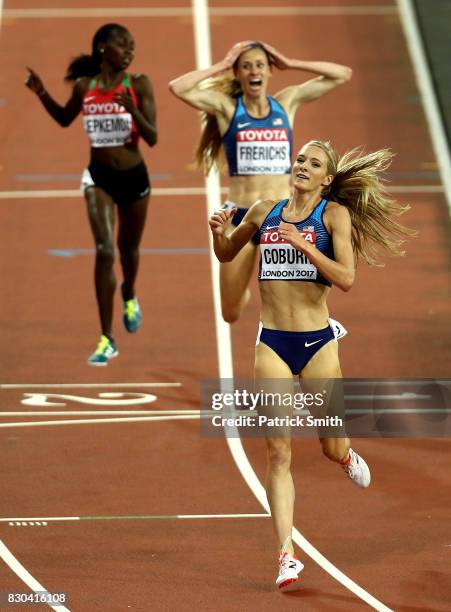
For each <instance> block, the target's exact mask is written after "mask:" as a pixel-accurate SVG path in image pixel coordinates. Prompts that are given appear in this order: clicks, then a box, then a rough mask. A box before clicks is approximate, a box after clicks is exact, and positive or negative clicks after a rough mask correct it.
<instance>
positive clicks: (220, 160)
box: [195, 74, 242, 174]
mask: <svg viewBox="0 0 451 612" xmlns="http://www.w3.org/2000/svg"><path fill="white" fill-rule="evenodd" d="M202 88H203V89H215V90H217V91H221V92H223V93H225V94H226V95H228V96H230V97H231V98H238V96H240V95H241V94H242V90H241V85H240V82H239V81H237V80H236V79H234V78H233V77H232V76H231V75H227V74H226V75H221V76H218V77H214V78H211V79H208V80H206V81H205V82H204V83H203V84H202ZM201 121H202V125H203V129H202V134H201V137H200V141H199V144H198V145H197V147H196V150H195V158H196V163H197V165H198V167H199V168H201V169H202V170H203V171H204V172H205V174H208V173H209V172H210V170H211V169H212V167H213V166H214V165H216V166H217V167H218V169H219V170H221V169H222V167H223V166H224V164H225V159H224V153H223V149H222V136H221V133H220V131H219V126H218V122H217V120H216V117H215V116H214V115H211V114H210V113H202V115H201Z"/></svg>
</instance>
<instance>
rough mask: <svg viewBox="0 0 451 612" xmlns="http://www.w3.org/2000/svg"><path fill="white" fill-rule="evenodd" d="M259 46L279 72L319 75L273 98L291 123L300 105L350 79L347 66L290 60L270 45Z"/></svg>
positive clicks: (291, 86) (286, 89)
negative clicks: (267, 54)
mask: <svg viewBox="0 0 451 612" xmlns="http://www.w3.org/2000/svg"><path fill="white" fill-rule="evenodd" d="M261 44H262V45H263V46H264V47H265V49H266V50H267V51H268V53H269V54H270V55H271V57H272V58H273V60H274V65H275V66H276V67H277V68H279V69H280V70H303V71H305V72H312V73H313V74H317V75H319V76H317V77H316V78H314V79H310V80H309V81H306V82H304V83H301V84H299V85H290V86H288V87H285V89H282V90H281V91H279V92H278V93H277V94H276V95H275V96H274V97H275V98H276V99H277V100H278V101H279V102H280V103H281V104H282V106H283V107H284V108H285V110H286V111H287V113H288V116H289V117H290V120H291V121H293V119H294V115H295V113H296V110H297V109H298V107H299V106H300V105H301V104H304V103H305V102H311V101H312V100H317V99H318V98H321V96H324V94H326V93H328V92H329V91H332V90H333V89H335V87H337V86H338V85H342V84H343V83H346V82H347V81H349V80H350V79H351V77H352V70H351V68H349V67H348V66H343V65H342V64H334V63H332V62H308V61H304V60H297V59H290V58H288V57H286V56H285V55H283V54H282V53H280V52H279V51H277V49H275V48H274V47H272V46H271V45H268V44H266V43H261Z"/></svg>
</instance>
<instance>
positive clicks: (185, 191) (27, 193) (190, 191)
mask: <svg viewBox="0 0 451 612" xmlns="http://www.w3.org/2000/svg"><path fill="white" fill-rule="evenodd" d="M389 191H391V192H392V193H443V192H444V188H443V186H442V185H390V186H389ZM219 192H220V193H221V194H222V195H224V194H226V193H227V189H226V188H225V187H220V188H219ZM207 194H208V190H207V187H173V188H170V187H160V188H157V187H155V188H154V189H152V197H156V196H170V197H176V196H181V197H186V196H187V195H207ZM82 197H83V192H82V191H81V190H79V189H37V190H32V189H27V190H14V191H0V200H33V199H41V198H44V199H48V198H63V199H72V198H82ZM213 210H215V209H213Z"/></svg>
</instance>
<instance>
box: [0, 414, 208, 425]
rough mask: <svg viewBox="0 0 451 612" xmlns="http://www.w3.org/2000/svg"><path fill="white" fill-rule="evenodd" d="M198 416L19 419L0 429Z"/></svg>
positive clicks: (192, 416)
mask: <svg viewBox="0 0 451 612" xmlns="http://www.w3.org/2000/svg"><path fill="white" fill-rule="evenodd" d="M199 418H200V415H199V413H196V414H174V415H170V416H161V417H160V416H145V417H117V418H111V419H72V420H69V419H68V420H66V419H61V420H59V421H21V422H19V423H0V429H12V428H15V427H45V426H59V425H61V426H64V425H90V424H92V423H95V424H98V423H139V422H140V421H189V420H197V419H199Z"/></svg>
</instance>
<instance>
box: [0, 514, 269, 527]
mask: <svg viewBox="0 0 451 612" xmlns="http://www.w3.org/2000/svg"><path fill="white" fill-rule="evenodd" d="M270 516H271V515H270V514H267V513H266V514H265V513H261V512H256V513H229V514H137V515H125V516H39V517H27V516H22V517H9V518H0V523H19V525H17V526H22V525H20V524H21V523H26V524H27V525H28V524H29V523H37V522H40V523H43V522H48V523H52V522H62V523H65V522H69V521H71V522H73V521H144V520H165V519H180V520H191V519H193V520H195V519H229V518H269V517H270ZM27 525H23V526H24V527H25V526H27Z"/></svg>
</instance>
